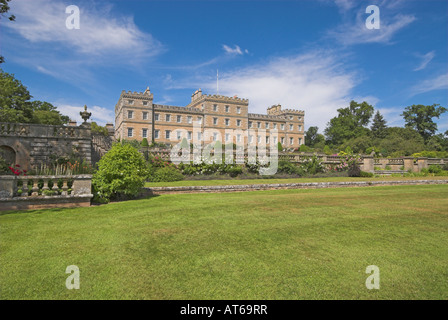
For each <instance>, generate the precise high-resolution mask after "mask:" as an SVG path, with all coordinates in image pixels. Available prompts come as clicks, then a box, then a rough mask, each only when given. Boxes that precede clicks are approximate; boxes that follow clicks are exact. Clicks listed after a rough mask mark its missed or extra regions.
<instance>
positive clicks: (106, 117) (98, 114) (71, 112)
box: [54, 104, 115, 126]
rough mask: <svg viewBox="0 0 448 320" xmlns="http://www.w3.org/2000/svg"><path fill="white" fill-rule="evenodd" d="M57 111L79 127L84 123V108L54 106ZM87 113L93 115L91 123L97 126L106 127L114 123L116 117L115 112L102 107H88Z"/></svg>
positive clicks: (63, 105) (65, 105) (62, 105)
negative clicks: (81, 113)
mask: <svg viewBox="0 0 448 320" xmlns="http://www.w3.org/2000/svg"><path fill="white" fill-rule="evenodd" d="M54 105H55V106H56V108H57V110H58V111H59V112H60V113H61V114H63V115H66V116H69V118H70V119H71V120H75V121H76V122H77V123H78V125H79V124H81V123H82V122H83V120H82V119H81V116H80V114H79V113H80V112H82V111H84V106H81V105H79V106H77V105H68V104H59V105H58V104H54ZM87 111H88V112H91V113H92V117H91V118H90V121H94V122H96V123H97V124H99V125H101V126H104V125H105V124H106V123H108V122H110V123H114V122H115V115H114V111H113V110H109V109H106V108H103V107H100V106H92V107H89V106H87Z"/></svg>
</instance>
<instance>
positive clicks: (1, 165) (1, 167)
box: [0, 156, 12, 175]
mask: <svg viewBox="0 0 448 320" xmlns="http://www.w3.org/2000/svg"><path fill="white" fill-rule="evenodd" d="M11 173H12V172H11V170H10V169H9V165H8V164H7V163H6V160H5V159H3V157H2V156H0V175H1V174H11Z"/></svg>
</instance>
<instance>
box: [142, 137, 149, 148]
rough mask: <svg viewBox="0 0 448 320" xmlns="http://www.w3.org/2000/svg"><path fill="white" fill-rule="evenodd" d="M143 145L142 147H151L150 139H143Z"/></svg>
mask: <svg viewBox="0 0 448 320" xmlns="http://www.w3.org/2000/svg"><path fill="white" fill-rule="evenodd" d="M141 145H142V147H149V143H148V139H146V138H143V139H142V143H141Z"/></svg>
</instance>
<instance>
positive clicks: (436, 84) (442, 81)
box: [411, 73, 448, 97]
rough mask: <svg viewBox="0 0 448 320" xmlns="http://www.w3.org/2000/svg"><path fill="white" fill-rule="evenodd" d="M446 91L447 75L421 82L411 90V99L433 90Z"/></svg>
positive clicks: (447, 85)
mask: <svg viewBox="0 0 448 320" xmlns="http://www.w3.org/2000/svg"><path fill="white" fill-rule="evenodd" d="M441 89H444V90H447V89H448V73H447V74H441V75H439V76H437V77H434V78H431V79H426V80H423V81H422V82H420V83H418V84H417V85H415V86H413V87H412V88H411V97H413V96H416V95H418V94H421V93H425V92H430V91H434V90H441Z"/></svg>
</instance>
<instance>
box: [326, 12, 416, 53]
mask: <svg viewBox="0 0 448 320" xmlns="http://www.w3.org/2000/svg"><path fill="white" fill-rule="evenodd" d="M367 17H368V15H366V14H365V13H364V12H363V11H359V12H358V14H357V17H356V23H355V24H352V23H345V24H343V25H340V26H339V27H337V28H336V29H335V30H330V31H329V32H328V34H327V36H328V37H330V38H334V39H336V40H337V41H338V42H340V43H342V44H344V45H353V44H360V43H390V42H391V40H392V38H393V36H394V35H395V34H396V33H397V32H399V31H400V30H401V29H403V28H405V27H406V26H408V25H409V24H411V23H412V22H414V21H415V20H416V18H415V17H414V16H413V15H403V14H397V15H396V16H394V17H389V18H387V17H382V16H381V17H382V18H381V20H380V21H381V23H380V28H379V29H371V30H370V29H367V28H366V26H365V20H366V18H367Z"/></svg>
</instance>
